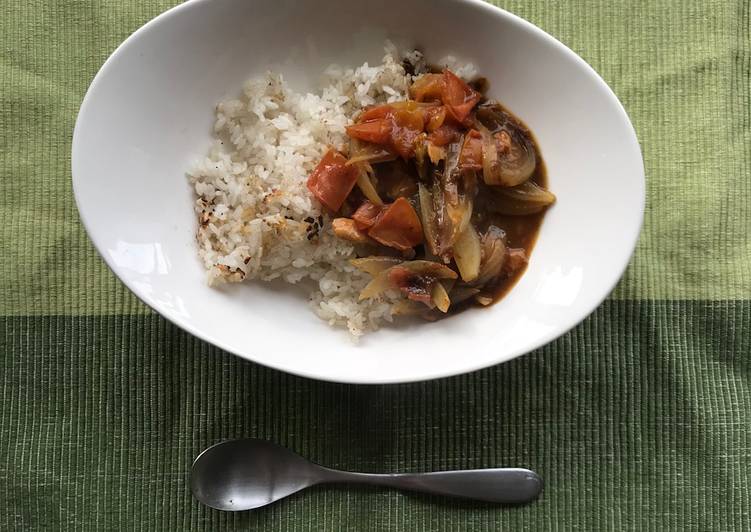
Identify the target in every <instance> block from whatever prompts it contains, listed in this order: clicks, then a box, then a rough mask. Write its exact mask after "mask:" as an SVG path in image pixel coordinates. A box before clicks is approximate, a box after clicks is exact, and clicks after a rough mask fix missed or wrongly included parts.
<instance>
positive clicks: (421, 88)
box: [409, 74, 444, 102]
mask: <svg viewBox="0 0 751 532" xmlns="http://www.w3.org/2000/svg"><path fill="white" fill-rule="evenodd" d="M443 78H444V77H443V75H441V74H423V75H422V76H420V77H419V78H417V79H416V80H415V82H414V83H412V86H411V87H410V88H409V92H410V94H411V95H412V97H413V98H414V99H415V100H417V101H418V102H423V101H425V100H438V99H440V98H441V95H442V94H443V83H444V79H443Z"/></svg>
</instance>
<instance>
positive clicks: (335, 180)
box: [308, 149, 357, 212]
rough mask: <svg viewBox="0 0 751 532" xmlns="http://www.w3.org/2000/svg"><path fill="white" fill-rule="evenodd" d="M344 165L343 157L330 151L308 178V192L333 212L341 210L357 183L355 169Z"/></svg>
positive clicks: (352, 166)
mask: <svg viewBox="0 0 751 532" xmlns="http://www.w3.org/2000/svg"><path fill="white" fill-rule="evenodd" d="M346 163H347V159H346V158H345V157H344V155H342V154H341V153H339V152H338V151H336V150H333V149H331V150H329V151H328V152H326V155H324V156H323V159H321V162H320V163H318V166H316V167H315V170H313V173H312V174H310V177H309V178H308V190H310V192H311V193H312V194H313V196H315V197H316V199H317V200H318V201H320V202H321V203H322V204H323V205H324V206H325V207H326V208H328V209H329V210H331V211H333V212H336V211H338V210H339V209H340V208H341V206H342V203H344V200H345V199H347V196H348V195H349V193H350V192H351V191H352V187H354V186H355V182H356V181H357V168H356V167H355V166H354V165H351V166H347V165H346Z"/></svg>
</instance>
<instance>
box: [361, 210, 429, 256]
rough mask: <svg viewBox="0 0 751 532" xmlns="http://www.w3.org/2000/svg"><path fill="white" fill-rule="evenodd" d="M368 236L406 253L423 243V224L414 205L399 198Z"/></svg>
mask: <svg viewBox="0 0 751 532" xmlns="http://www.w3.org/2000/svg"><path fill="white" fill-rule="evenodd" d="M368 235H369V236H370V237H371V238H372V239H374V240H376V241H378V242H380V243H381V244H383V245H384V246H389V247H392V248H396V249H398V250H400V251H404V250H407V249H411V248H413V247H415V246H416V245H418V244H420V243H422V238H423V233H422V224H421V223H420V219H419V218H418V217H417V213H416V212H415V209H414V207H412V204H411V203H410V202H409V201H408V200H407V199H406V198H398V199H397V200H396V201H395V202H394V203H392V204H391V205H389V206H388V207H387V208H386V209H385V210H384V211H383V212H382V213H381V214H380V215H379V216H378V218H377V219H376V220H375V223H374V224H373V226H372V227H371V228H370V230H369V231H368Z"/></svg>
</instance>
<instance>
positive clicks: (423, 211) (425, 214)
mask: <svg viewBox="0 0 751 532" xmlns="http://www.w3.org/2000/svg"><path fill="white" fill-rule="evenodd" d="M417 186H418V191H419V192H418V193H419V196H420V218H421V221H422V230H423V232H424V233H425V243H426V245H427V247H428V251H430V253H431V254H433V255H435V256H438V248H437V244H438V239H437V234H436V227H435V222H436V217H435V211H434V210H433V198H432V196H431V194H430V192H429V191H428V189H427V188H426V187H425V185H423V184H422V183H418V185H417Z"/></svg>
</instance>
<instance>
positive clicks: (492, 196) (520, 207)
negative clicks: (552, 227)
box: [487, 181, 555, 216]
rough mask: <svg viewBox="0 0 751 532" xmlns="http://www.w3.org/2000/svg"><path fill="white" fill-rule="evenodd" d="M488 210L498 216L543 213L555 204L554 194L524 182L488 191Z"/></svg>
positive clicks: (529, 182) (535, 184)
mask: <svg viewBox="0 0 751 532" xmlns="http://www.w3.org/2000/svg"><path fill="white" fill-rule="evenodd" d="M488 199H489V201H488V202H487V206H488V209H490V210H492V211H493V212H497V213H498V214H506V215H509V216H525V215H527V214H536V213H538V212H542V211H544V210H545V209H546V208H548V207H549V206H550V205H552V204H553V203H555V194H553V193H552V192H550V191H549V190H546V189H544V188H542V187H541V186H540V185H538V184H537V183H534V182H532V181H526V182H524V183H522V184H521V185H518V186H515V187H509V188H495V187H493V188H491V189H489V190H488Z"/></svg>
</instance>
